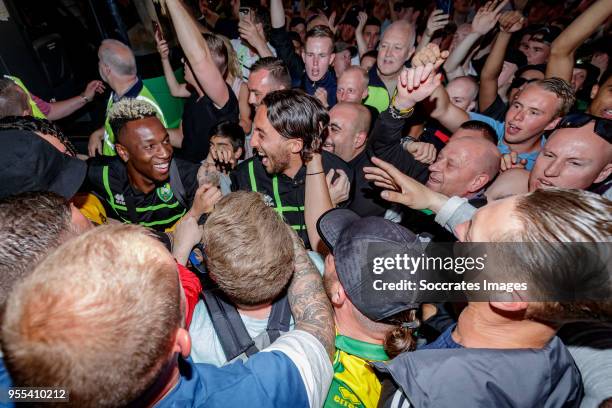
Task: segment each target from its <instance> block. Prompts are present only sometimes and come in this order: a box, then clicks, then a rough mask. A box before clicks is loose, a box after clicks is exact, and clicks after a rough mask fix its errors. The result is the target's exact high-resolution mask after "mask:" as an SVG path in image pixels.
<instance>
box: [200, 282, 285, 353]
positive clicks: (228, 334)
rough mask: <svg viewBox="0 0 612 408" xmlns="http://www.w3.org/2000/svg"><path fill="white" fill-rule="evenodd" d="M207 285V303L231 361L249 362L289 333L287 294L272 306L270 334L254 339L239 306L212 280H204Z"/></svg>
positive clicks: (205, 288)
mask: <svg viewBox="0 0 612 408" xmlns="http://www.w3.org/2000/svg"><path fill="white" fill-rule="evenodd" d="M203 286H204V289H203V291H202V293H203V298H204V299H203V300H204V304H205V305H206V310H207V311H208V314H209V316H210V319H211V320H212V323H213V327H214V328H215V332H216V333H217V337H218V338H219V342H220V343H221V347H222V348H223V352H224V353H225V357H226V358H227V361H228V362H231V361H233V360H236V359H238V358H239V359H241V360H243V361H246V360H247V359H248V358H249V357H250V356H252V355H253V354H255V353H257V352H259V351H260V350H262V349H264V348H265V347H267V346H269V345H270V344H272V343H273V342H274V341H275V340H276V339H278V338H279V337H280V335H281V334H282V333H286V332H288V331H289V325H290V322H291V309H290V307H289V300H288V299H287V294H286V293H284V294H283V295H282V296H280V297H279V298H277V299H276V300H275V301H274V303H272V310H271V312H270V316H269V317H268V326H267V328H266V331H264V332H262V333H261V334H259V335H258V336H256V337H255V338H251V336H250V335H249V333H248V331H247V329H246V327H245V325H244V322H243V321H242V319H241V318H240V314H239V313H238V310H236V306H234V305H233V304H232V303H231V302H230V301H229V300H228V299H227V297H226V296H225V295H224V294H223V293H222V291H221V289H219V287H218V286H216V285H215V284H214V283H213V282H212V281H210V279H209V278H208V277H206V278H204V285H203Z"/></svg>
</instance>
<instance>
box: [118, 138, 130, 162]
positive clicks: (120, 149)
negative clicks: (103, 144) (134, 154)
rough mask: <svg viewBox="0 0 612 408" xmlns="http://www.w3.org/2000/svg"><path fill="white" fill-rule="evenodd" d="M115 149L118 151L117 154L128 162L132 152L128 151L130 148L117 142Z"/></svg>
mask: <svg viewBox="0 0 612 408" xmlns="http://www.w3.org/2000/svg"><path fill="white" fill-rule="evenodd" d="M115 150H116V151H117V155H118V156H119V157H120V158H121V160H123V161H124V162H125V163H127V162H128V160H130V154H129V153H128V150H127V149H126V148H125V146H123V145H122V144H119V143H116V144H115Z"/></svg>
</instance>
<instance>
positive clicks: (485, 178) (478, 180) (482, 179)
mask: <svg viewBox="0 0 612 408" xmlns="http://www.w3.org/2000/svg"><path fill="white" fill-rule="evenodd" d="M490 180H491V179H490V178H489V175H488V174H484V173H481V174H479V175H477V176H476V177H474V179H473V180H472V183H471V185H470V193H476V192H478V191H480V190H482V189H483V188H484V186H486V185H487V184H488V183H489V181H490Z"/></svg>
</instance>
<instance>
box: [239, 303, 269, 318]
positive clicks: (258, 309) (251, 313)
mask: <svg viewBox="0 0 612 408" xmlns="http://www.w3.org/2000/svg"><path fill="white" fill-rule="evenodd" d="M236 309H237V310H238V312H239V313H240V314H241V315H245V316H248V317H251V318H253V319H259V320H263V319H267V318H268V317H269V316H270V312H271V311H272V303H270V302H268V303H264V304H263V305H257V306H246V305H240V304H236Z"/></svg>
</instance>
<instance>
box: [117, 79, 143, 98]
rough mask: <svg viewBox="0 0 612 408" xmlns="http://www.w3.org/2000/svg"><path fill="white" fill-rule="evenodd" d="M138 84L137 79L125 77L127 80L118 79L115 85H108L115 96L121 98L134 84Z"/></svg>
mask: <svg viewBox="0 0 612 408" xmlns="http://www.w3.org/2000/svg"><path fill="white" fill-rule="evenodd" d="M136 82H138V77H137V76H134V77H127V78H118V79H117V80H116V81H115V83H113V84H110V85H111V88H112V89H113V91H114V92H115V94H117V96H119V97H122V96H123V95H125V94H126V93H127V91H129V90H130V89H131V88H132V87H133V86H134V84H136Z"/></svg>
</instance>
